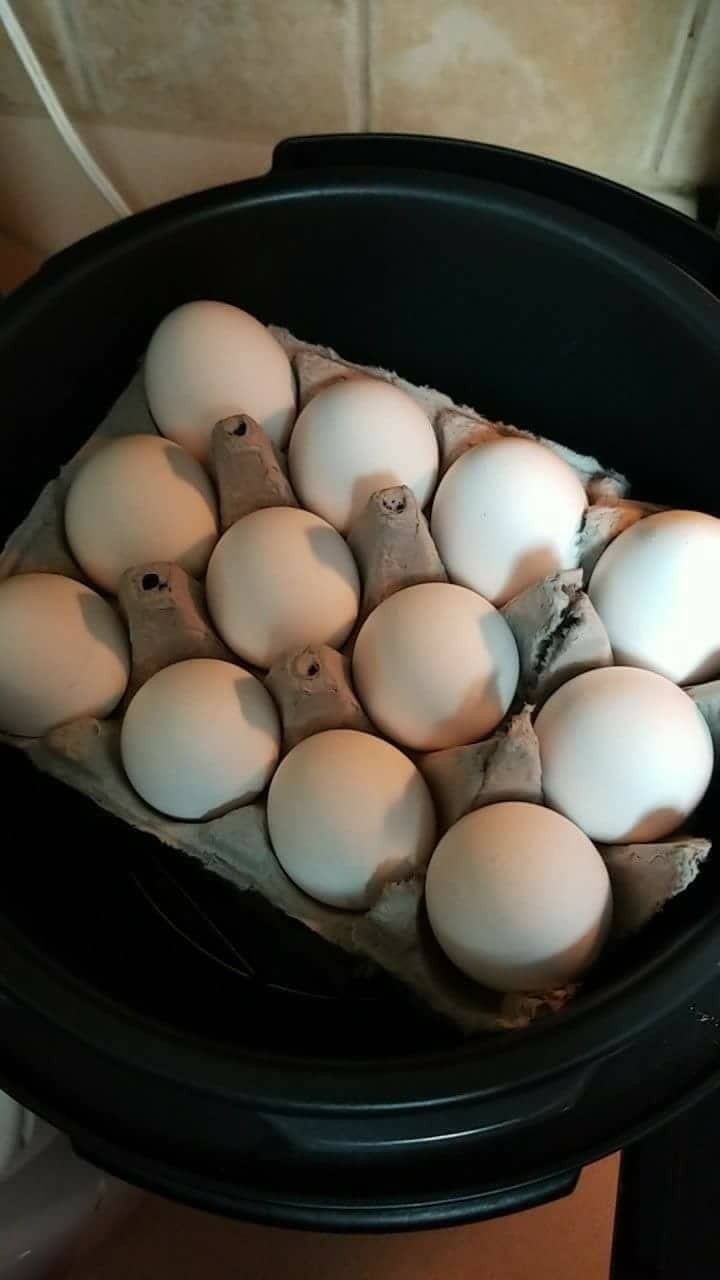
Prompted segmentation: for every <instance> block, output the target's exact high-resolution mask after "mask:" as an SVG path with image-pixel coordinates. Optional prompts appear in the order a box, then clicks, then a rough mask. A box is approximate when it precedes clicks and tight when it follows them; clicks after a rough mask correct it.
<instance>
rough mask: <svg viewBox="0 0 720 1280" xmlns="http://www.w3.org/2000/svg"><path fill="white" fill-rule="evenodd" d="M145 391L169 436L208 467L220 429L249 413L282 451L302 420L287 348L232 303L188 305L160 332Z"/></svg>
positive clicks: (153, 344)
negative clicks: (297, 420) (298, 415)
mask: <svg viewBox="0 0 720 1280" xmlns="http://www.w3.org/2000/svg"><path fill="white" fill-rule="evenodd" d="M145 392H146V395H147V401H148V406H149V408H150V412H151V414H152V416H153V418H154V419H155V422H156V424H157V427H158V429H159V430H160V431H161V432H162V434H163V435H164V436H168V437H169V438H170V439H171V440H175V441H177V443H178V444H181V445H182V446H183V448H185V449H187V450H188V452H189V453H192V454H194V456H195V457H196V458H198V459H199V460H200V461H201V462H204V461H205V460H206V459H207V457H208V454H209V452H210V437H211V435H212V429H213V427H214V426H215V423H216V422H219V421H220V420H221V419H222V418H229V417H230V415H231V414H235V413H247V414H249V415H250V417H251V418H254V419H255V421H256V422H258V423H259V424H260V426H261V427H262V428H263V430H264V431H265V432H267V434H268V435H269V436H270V439H271V440H273V441H274V443H275V444H276V445H278V446H279V447H280V448H284V447H285V445H286V443H287V439H288V436H289V434H290V429H291V427H292V424H293V422H294V419H295V379H294V376H293V371H292V368H291V365H290V361H289V360H288V357H287V356H286V354H285V352H284V351H283V349H282V347H281V346H280V343H279V342H277V341H276V340H275V338H274V337H273V336H272V334H271V333H270V332H269V330H268V329H266V328H265V326H264V325H262V324H260V322H259V321H258V320H256V319H255V318H254V316H251V315H248V313H247V311H241V310H240V308H239V307H233V306H230V305H229V304H228V303H227V302H206V301H203V302H186V303H185V304H184V305H183V306H181V307H177V308H176V309H175V311H171V312H170V314H169V315H167V316H165V319H164V320H162V321H161V322H160V324H159V325H158V327H157V329H156V330H155V332H154V334H153V336H152V338H151V339H150V345H149V346H148V349H147V355H146V357H145Z"/></svg>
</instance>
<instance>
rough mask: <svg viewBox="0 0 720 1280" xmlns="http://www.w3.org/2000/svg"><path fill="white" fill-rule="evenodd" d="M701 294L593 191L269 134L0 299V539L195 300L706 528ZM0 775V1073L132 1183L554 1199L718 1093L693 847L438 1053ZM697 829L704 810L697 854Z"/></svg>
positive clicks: (514, 1203) (686, 237) (492, 167)
mask: <svg viewBox="0 0 720 1280" xmlns="http://www.w3.org/2000/svg"><path fill="white" fill-rule="evenodd" d="M718 295H720V247H719V246H718V242H717V241H716V240H715V238H714V237H713V236H712V235H710V234H709V233H708V232H705V231H703V230H702V229H700V228H698V227H696V226H695V225H694V224H692V223H690V222H689V221H688V220H687V219H685V218H682V217H680V216H679V215H676V214H674V213H672V212H670V211H668V210H665V209H663V208H661V207H660V206H658V205H656V204H655V203H653V202H651V201H649V200H646V199H645V198H643V197H642V196H639V195H636V194H634V193H632V192H630V191H626V190H624V189H622V188H619V187H616V186H613V185H611V184H608V183H606V182H604V181H602V180H600V179H597V178H594V177H590V176H589V175H585V174H581V173H578V172H576V171H574V170H570V169H567V168H564V167H562V166H559V165H556V164H553V163H551V162H549V161H546V160H539V159H534V158H532V157H529V156H523V155H520V154H517V153H513V152H507V151H501V150H497V149H494V148H487V147H480V146H471V145H466V144H462V143H451V142H443V141H433V140H428V139H411V138H392V137H390V138H363V137H355V138H330V139H316V140H312V139H307V140H296V141H292V142H289V143H285V144H283V145H282V146H280V147H279V148H278V150H277V151H276V154H275V157H274V162H273V169H272V172H271V173H270V174H269V175H268V176H267V177H264V178H260V179H257V180H254V181H251V182H243V183H239V184H237V185H233V186H228V187H223V188H220V189H218V190H215V191H210V192H205V193H203V194H200V195H196V196H190V197H188V198H185V199H182V200H178V201H175V202H173V203H171V204H167V205H164V206H162V207H161V208H158V209H153V210H151V211H149V212H147V213H143V214H140V215H138V216H136V217H133V218H131V219H128V220H126V221H123V222H120V223H118V224H117V225H115V226H113V227H111V228H109V229H108V230H105V231H102V232H99V233H98V234H97V235H94V236H91V237H90V238H89V239H87V240H85V241H83V242H81V243H80V244H78V245H76V246H74V247H73V248H71V249H69V250H66V251H65V252H63V253H61V254H59V255H58V256H57V257H55V258H54V259H52V260H51V261H50V262H49V263H48V264H47V265H46V266H45V267H43V269H42V270H41V271H40V272H39V273H38V275H37V276H36V277H35V279H34V280H32V281H31V282H30V283H29V284H27V285H25V286H24V287H23V288H22V289H20V290H19V291H18V292H17V293H16V294H14V295H13V296H12V297H11V298H10V299H8V300H7V301H6V302H5V303H4V304H3V306H2V311H0V359H1V360H2V378H1V379H0V409H1V411H2V419H1V420H2V427H3V437H2V439H3V452H2V468H1V469H0V492H1V495H2V503H1V504H0V525H1V526H2V527H1V528H0V532H1V533H2V534H3V535H6V534H8V533H9V532H10V530H11V529H12V528H13V527H14V525H15V524H16V523H17V522H18V521H19V520H20V519H21V517H22V516H23V515H24V514H25V512H26V510H27V509H28V507H29V506H30V504H31V503H32V501H33V500H34V498H35V496H36V495H37V493H38V491H39V489H40V487H41V486H42V484H43V483H44V482H45V481H46V480H47V479H48V478H49V477H50V476H51V475H52V474H53V473H54V471H55V470H56V468H57V466H58V465H59V463H60V462H62V461H63V459H65V458H67V457H68V456H69V455H70V454H71V453H72V452H73V451H74V450H75V449H76V448H77V447H78V446H79V444H80V443H81V442H82V441H83V439H84V438H85V437H86V436H87V435H88V434H89V433H90V431H91V430H92V429H93V428H94V426H95V425H96V424H97V423H98V421H99V420H100V418H101V417H102V415H103V414H104V412H105V411H106V410H107V408H108V406H109V405H110V403H111V402H112V400H113V399H114V398H115V397H116V395H117V394H118V392H119V391H120V389H121V388H122V386H123V385H124V384H125V382H126V381H127V380H128V379H129V377H130V375H131V373H132V371H133V369H134V367H135V365H136V362H137V360H138V358H139V356H140V355H141V353H142V351H143V349H144V347H145V345H146V343H147V340H148V337H149V335H150V333H151V331H152V329H153V327H154V326H155V324H156V323H157V322H158V321H159V319H160V318H161V316H163V315H164V314H165V313H166V312H167V311H169V310H170V309H171V308H172V307H174V306H175V305H176V304H178V303H180V302H184V301H186V300H188V299H191V298H218V299H225V300H227V301H229V302H234V303H238V304H240V305H241V306H242V307H245V308H246V309H247V310H249V311H251V312H253V313H254V314H256V315H258V316H259V317H260V318H261V319H262V320H264V321H268V322H269V321H275V322H278V323H282V324H285V325H287V326H288V327H289V328H291V329H292V330H293V331H294V332H295V333H297V334H298V335H299V336H301V337H303V338H305V339H307V340H309V341H314V342H321V343H327V344H330V345H332V346H334V347H336V348H337V349H338V350H339V351H340V352H341V353H342V354H343V356H345V357H348V358H349V359H352V360H356V361H362V362H368V363H373V364H382V365H385V366H389V367H391V368H395V369H397V370H399V371H400V372H401V373H403V374H404V375H405V376H406V377H408V378H410V379H412V380H414V381H415V382H419V383H429V384H430V385H434V386H436V387H439V388H441V389H442V390H444V391H447V392H449V393H450V394H451V395H452V396H453V397H454V398H455V399H456V400H457V401H459V402H465V403H469V404H472V405H475V406H477V407H478V408H479V409H481V410H482V411H483V412H484V413H486V414H488V415H489V416H491V417H493V416H497V417H500V418H503V419H505V420H506V421H511V422H514V423H516V424H518V425H520V426H524V427H531V428H533V429H534V430H536V431H538V432H541V433H543V434H546V435H548V436H551V437H554V438H556V439H558V440H561V441H564V442H566V443H567V444H569V445H572V446H573V447H575V448H577V449H580V450H582V451H586V452H592V453H595V454H596V455H598V456H599V457H600V458H601V459H602V460H603V461H604V462H606V463H607V464H610V465H613V466H616V467H619V468H620V469H623V470H625V471H626V472H627V473H628V474H629V475H630V476H631V477H632V479H633V481H634V491H635V493H636V494H638V495H639V496H641V497H647V498H650V499H654V500H656V501H658V502H669V503H672V504H674V505H677V506H691V507H700V508H702V509H705V510H708V511H714V512H715V513H716V514H718V499H717V492H718V476H719V475H720V443H719V441H718V434H717V418H718V406H719V405H720V360H719V358H718V353H719V351H720V302H719V301H718ZM620 728H621V727H620ZM2 763H3V781H4V788H3V794H4V795H5V797H6V807H5V813H6V817H5V822H6V837H5V842H4V844H5V848H4V852H3V857H2V860H1V861H0V1082H1V1083H2V1084H3V1085H4V1086H6V1087H7V1088H8V1089H9V1090H10V1091H11V1092H12V1093H14V1094H15V1095H16V1096H18V1097H20V1098H21V1099H22V1100H23V1101H25V1102H26V1103H27V1104H28V1105H30V1106H31V1107H32V1108H33V1109H34V1110H36V1111H38V1112H40V1113H41V1114H43V1115H45V1116H47V1117H48V1118H49V1119H51V1120H52V1121H54V1122H55V1123H56V1124H58V1125H59V1126H60V1127H62V1128H63V1129H65V1130H67V1132H69V1133H70V1134H71V1136H72V1137H73V1140H74V1141H75V1143H76V1146H77V1147H78V1149H79V1150H80V1151H81V1152H82V1153H84V1154H86V1155H88V1156H89V1157H90V1158H91V1159H94V1160H96V1161H97V1162H98V1163H99V1164H101V1165H104V1166H105V1167H107V1168H109V1169H111V1170H114V1171H116V1172H118V1173H120V1174H121V1175H122V1176H124V1177H126V1178H128V1179H130V1180H131V1181H135V1182H138V1183H141V1184H145V1185H147V1186H150V1187H153V1188H155V1189H158V1190H160V1191H163V1192H165V1193H169V1194H172V1195H176V1196H178V1197H180V1198H182V1199H185V1200H188V1201H192V1202H194V1203H196V1204H200V1205H203V1206H206V1207H209V1208H215V1209H218V1210H221V1211H223V1212H227V1213H237V1214H242V1215H245V1216H248V1217H252V1218H256V1219H259V1220H265V1221H276V1222H284V1223H295V1224H302V1225H312V1226H315V1227H324V1228H341V1229H351V1230H358V1229H372V1228H383V1227H392V1226H401V1227H405V1228H406V1227H409V1226H415V1225H431V1224H432V1225H436V1224H441V1223H450V1222H455V1221H461V1220H467V1219H471V1218H477V1217H481V1216H483V1215H486V1214H490V1213H494V1212H500V1211H505V1210H507V1209H509V1208H516V1207H521V1206H526V1205H529V1204H532V1203H537V1202H539V1201H540V1200H543V1199H548V1198H550V1197H552V1196H554V1195H558V1194H561V1193H562V1192H564V1191H567V1190H568V1189H570V1188H571V1187H572V1185H573V1182H574V1179H575V1177H576V1173H577V1170H578V1168H579V1167H580V1166H581V1165H582V1164H583V1163H584V1162H586V1161H587V1160H589V1159H592V1158H595V1157H597V1156H598V1155H600V1154H602V1153H604V1152H606V1151H609V1150H612V1149H613V1148H616V1147H618V1146H620V1145H621V1144H623V1143H625V1142H626V1141H628V1140H629V1138H631V1137H632V1136H633V1135H637V1134H639V1133H641V1132H643V1131H644V1130H646V1129H647V1128H648V1127H650V1126H652V1125H653V1124H656V1123H657V1122H658V1121H659V1119H661V1118H662V1117H664V1116H667V1115H669V1114H671V1113H672V1112H673V1110H676V1109H677V1108H679V1107H680V1106H682V1105H685V1104H686V1103H687V1102H688V1101H690V1100H692V1099H693V1098H695V1097H697V1096H699V1095H700V1094H701V1093H702V1092H703V1091H704V1090H707V1089H708V1088H710V1087H711V1086H712V1085H714V1084H715V1083H716V1082H717V1075H716V1073H717V1067H716V1066H715V1062H716V1057H717V1052H716V1049H715V1047H714V1045H713V1043H712V1040H711V1038H710V1037H709V1036H708V1034H707V1022H706V1021H704V1014H703V1016H702V1017H699V1016H697V1009H696V1006H695V1005H691V1004H689V1000H690V996H691V993H693V992H694V991H695V990H696V989H697V988H699V987H700V986H701V984H703V983H705V982H706V981H707V980H708V979H709V978H710V977H712V976H713V974H714V972H715V970H716V968H717V965H718V963H720V892H719V879H720V870H719V869H718V865H719V864H718V859H717V857H716V858H715V860H714V861H713V860H712V859H711V861H710V863H709V865H708V867H707V869H706V870H705V871H704V872H703V874H702V876H701V877H700V879H699V881H698V882H697V883H696V884H695V885H694V886H693V887H692V888H691V889H690V890H689V891H688V892H687V893H686V894H685V895H683V896H682V898H681V899H678V900H677V901H676V902H675V903H673V904H672V905H671V906H670V907H669V908H668V909H667V910H666V911H665V912H664V913H663V915H662V917H661V918H660V919H659V920H658V921H657V922H656V923H654V924H653V925H652V926H650V927H648V928H647V929H646V930H645V931H644V933H643V934H642V935H641V936H639V937H638V938H637V940H636V941H635V942H634V943H633V944H632V946H629V947H627V948H626V949H625V951H624V952H623V953H622V955H619V956H618V957H616V958H615V959H614V960H613V961H612V962H606V963H605V965H604V966H601V967H600V968H599V969H598V971H597V972H596V973H595V974H594V975H593V978H592V980H591V981H590V982H589V983H588V984H587V988H586V990H585V991H584V993H583V994H582V995H581V996H580V997H579V998H578V999H577V1001H576V1002H575V1003H574V1004H573V1005H571V1007H570V1008H569V1009H568V1010H567V1011H565V1012H563V1013H561V1014H558V1015H557V1016H555V1017H552V1018H549V1019H547V1020H545V1021H543V1022H541V1023H539V1024H537V1025H535V1026H533V1027H532V1028H530V1029H529V1030H527V1031H525V1032H522V1033H513V1034H503V1035H498V1036H496V1037H491V1038H484V1039H477V1040H470V1041H462V1040H461V1039H460V1038H459V1036H458V1035H457V1034H456V1033H454V1032H453V1031H452V1030H451V1029H450V1028H448V1027H447V1026H444V1025H441V1024H440V1023H439V1022H438V1021H437V1020H436V1019H434V1018H433V1017H432V1016H431V1015H430V1014H428V1013H427V1012H425V1011H423V1010H422V1009H421V1008H419V1007H416V1006H413V1005H412V1004H411V1003H410V1002H409V1001H408V999H407V997H406V996H405V994H404V993H403V992H401V991H400V990H399V989H398V988H396V987H395V986H393V984H392V983H391V982H390V981H389V980H388V981H384V980H383V979H382V978H381V977H378V976H377V975H367V974H365V973H364V972H360V971H358V970H357V969H356V967H355V966H354V965H353V963H352V962H350V961H349V960H348V961H344V960H343V959H342V957H339V956H336V954H335V953H334V951H331V950H330V949H329V948H327V947H325V946H324V944H322V943H321V942H320V941H319V940H317V939H314V938H313V937H312V936H311V935H309V934H308V933H307V932H305V931H304V930H302V929H301V928H300V927H299V926H297V925H295V924H293V923H292V922H290V921H287V920H286V919H285V918H284V917H281V916H279V915H276V914H275V913H273V912H272V911H271V910H270V909H268V908H267V907H266V906H265V905H264V904H263V903H262V902H261V901H260V900H259V899H256V898H254V897H253V896H252V895H240V894H238V893H236V892H234V891H233V890H231V889H229V888H228V887H227V886H226V885H225V884H224V883H222V882H221V881H218V880H217V879H216V878H214V877H212V876H210V875H208V874H207V873H205V872H202V871H199V870H198V869H197V868H196V867H195V866H194V864H192V863H191V862H190V861H189V860H186V859H184V858H181V857H179V856H178V855H176V854H173V853H171V852H170V851H165V850H163V849H161V847H160V846H159V845H158V844H156V843H155V842H153V841H152V840H150V839H147V838H144V837H142V836H140V835H138V834H136V833H135V832H132V831H131V830H130V829H128V828H127V827H125V826H123V825H122V824H119V823H117V822H115V821H114V820H112V819H111V818H109V817H108V816H106V815H104V814H102V813H101V812H100V811H99V810H97V809H96V808H94V807H93V805H92V804H90V802H89V801H87V800H85V799H83V798H81V797H80V796H78V795H76V794H75V793H73V792H71V791H70V790H67V789H64V788H62V787H60V786H59V785H57V784H55V783H52V782H51V781H50V780H48V779H47V778H45V777H42V776H40V775H39V774H36V773H35V772H34V771H33V770H32V769H31V768H30V767H29V766H28V765H27V764H26V762H25V761H24V760H23V759H22V758H21V756H20V755H19V753H15V752H11V751H5V752H4V753H3V758H2ZM719 812H720V811H719V810H718V804H717V795H716V794H715V795H711V796H710V797H709V799H708V801H707V803H706V806H705V812H704V813H703V814H702V815H700V816H699V817H698V821H697V827H698V831H699V832H700V833H707V834H710V835H714V836H717V835H718V834H720V831H719V830H718V828H719V827H720V823H719V821H718V817H719ZM11 819H14V820H15V821H16V822H17V828H16V834H15V836H11V835H10V830H11V826H10V824H11ZM719 998H720V997H718V996H714V997H711V996H709V995H708V996H703V999H704V1000H706V1001H708V1000H710V999H715V1000H718V999H719ZM705 1007H706V1006H705V1005H704V1006H703V1008H705Z"/></svg>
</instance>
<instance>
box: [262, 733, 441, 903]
mask: <svg viewBox="0 0 720 1280" xmlns="http://www.w3.org/2000/svg"><path fill="white" fill-rule="evenodd" d="M267 816H268V828H269V831H270V840H271V842H272V846H273V849H274V850H275V853H276V855H277V858H278V861H279V862H280V864H281V866H282V867H283V869H284V870H285V871H286V873H287V874H288V876H289V877H290V879H291V880H293V881H294V882H295V884H297V885H298V886H299V887H300V888H301V889H303V890H304V891H305V892H306V893H308V894H310V895H311V897H313V898H317V899H318V900H319V901H320V902H325V903H328V904H329V905H330V906H333V907H346V908H349V909H351V910H355V911H362V910H365V909H366V908H368V907H370V906H372V904H373V903H374V902H375V900H376V899H377V898H378V897H379V895H380V893H381V891H382V889H383V887H384V886H385V885H386V884H387V883H389V882H390V881H393V880H401V879H406V878H407V877H408V876H409V875H411V874H412V873H413V871H416V870H418V869H420V868H422V867H424V866H425V863H426V861H427V859H428V857H429V855H430V852H431V850H432V848H433V844H434V842H435V812H434V809H433V804H432V800H431V798H430V792H429V791H428V788H427V785H426V783H425V781H424V779H423V778H422V776H421V774H420V773H419V772H418V770H417V769H416V768H415V765H414V764H413V763H412V762H411V761H410V760H408V758H407V756H404V755H403V754H402V752H401V751H398V750H397V748H396V747H393V746H391V745H390V743H388V742H383V741H382V740H381V739H380V738H375V737H373V736H372V735H371V734H367V733H360V732H358V731H356V730H354V729H332V730H329V731H328V732H326V733H318V734H316V735H315V736H314V737H312V738H305V740H304V741H303V742H300V743H299V744H298V745H297V746H296V747H293V749H292V751H290V752H289V754H288V755H287V756H286V757H285V759H284V760H283V761H282V763H281V765H280V767H279V768H278V770H277V773H276V774H275V777H274V778H273V780H272V783H271V785H270V792H269V794H268V809H267Z"/></svg>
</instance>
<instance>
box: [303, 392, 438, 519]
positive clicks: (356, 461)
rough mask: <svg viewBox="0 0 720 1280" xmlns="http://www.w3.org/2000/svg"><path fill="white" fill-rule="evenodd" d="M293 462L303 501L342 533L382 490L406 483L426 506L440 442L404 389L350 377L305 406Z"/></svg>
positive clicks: (417, 405)
mask: <svg viewBox="0 0 720 1280" xmlns="http://www.w3.org/2000/svg"><path fill="white" fill-rule="evenodd" d="M289 462H290V478H291V480H292V482H293V486H294V488H295V492H296V493H297V494H298V496H299V497H300V500H301V502H302V503H303V505H304V506H306V507H307V508H308V509H309V510H310V511H315V512H317V514H318V515H321V516H323V517H324V519H325V520H328V521H329V522H330V524H332V525H334V526H335V528H336V529H339V530H340V531H341V532H343V533H344V532H345V531H346V530H347V529H349V527H350V525H351V524H353V522H354V521H355V520H357V518H358V516H359V515H361V513H362V511H363V510H364V508H365V505H366V503H367V501H368V498H370V497H372V495H373V493H376V492H377V491H378V489H388V488H390V487H391V486H393V485H399V484H404V485H407V486H408V488H410V489H412V491H413V493H414V494H415V497H416V498H417V501H418V504H419V506H420V507H424V506H425V504H426V503H427V502H428V501H429V500H430V498H431V496H432V493H433V490H434V488H435V482H436V479H437V471H438V445H437V439H436V437H435V432H434V431H433V428H432V426H431V424H430V421H429V419H428V417H427V415H426V414H425V413H424V411H423V410H422V409H421V408H420V405H419V404H418V403H417V401H415V400H413V399H412V397H411V396H409V395H407V393H406V392H405V391H401V389H400V388H399V387H396V386H393V384H392V383H390V382H383V381H381V380H380V379H379V378H347V379H344V380H342V381H340V382H336V383H334V384H333V385H332V386H331V387H329V388H327V389H326V390H325V391H320V392H318V394H317V395H316V396H314V397H313V399H312V400H311V401H310V403H309V404H308V405H307V406H306V407H305V408H304V409H303V411H302V413H301V414H300V416H299V418H298V420H297V422H296V424H295V429H294V431H293V433H292V437H291V439H290V451H289Z"/></svg>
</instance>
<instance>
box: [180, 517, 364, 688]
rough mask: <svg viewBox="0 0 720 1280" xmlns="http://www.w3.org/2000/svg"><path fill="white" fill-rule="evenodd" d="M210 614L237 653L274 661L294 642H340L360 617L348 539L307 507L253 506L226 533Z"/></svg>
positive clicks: (212, 572)
mask: <svg viewBox="0 0 720 1280" xmlns="http://www.w3.org/2000/svg"><path fill="white" fill-rule="evenodd" d="M205 589H206V593H207V603H208V608H209V610H210V615H211V617H212V620H213V622H214V624H215V626H216V628H217V630H218V632H219V633H220V635H221V637H222V639H223V640H224V641H225V643H226V644H227V645H228V647H229V648H230V649H232V650H233V652H234V653H236V654H238V655H239V656H240V657H241V658H244V659H245V660H246V661H247V662H251V663H253V664H254V665H256V666H259V667H270V666H272V664H273V663H274V662H275V661H276V660H277V659H278V658H279V657H281V656H282V654H284V653H288V652H289V651H290V650H293V649H302V648H304V647H305V646H306V645H317V644H329V645H330V646H331V647H332V648H334V649H338V648H340V646H341V645H342V644H343V642H344V641H345V640H346V639H347V637H348V635H349V634H350V631H351V630H352V627H353V625H354V623H355V619H356V618H357V613H358V608H359V603H360V580H359V577H358V571H357V567H356V565H355V561H354V559H353V557H352V553H351V551H350V549H349V548H348V546H347V543H346V542H345V541H344V540H343V538H341V536H340V534H339V533H338V532H337V530H336V529H333V528H332V526H331V525H329V524H327V523H326V521H325V520H321V519H320V517H319V516H316V515H313V514H312V513H311V512H309V511H302V510H299V509H297V508H293V507H270V508H265V509H263V510H261V511H254V512H252V513H251V514H250V515H248V516H244V517H243V519H242V520H238V521H237V523H236V524H234V525H232V527H231V528H230V529H228V531H227V533H225V534H223V537H222V538H221V539H220V541H219V543H218V544H217V547H216V548H215V550H214V552H213V554H212V557H211V559H210V563H209V565H208V571H207V578H206V583H205Z"/></svg>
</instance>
